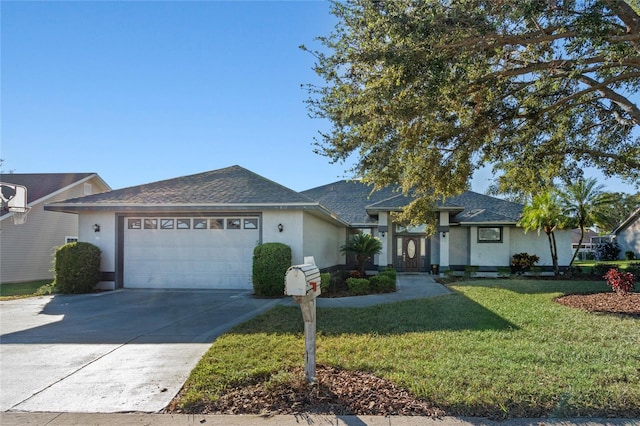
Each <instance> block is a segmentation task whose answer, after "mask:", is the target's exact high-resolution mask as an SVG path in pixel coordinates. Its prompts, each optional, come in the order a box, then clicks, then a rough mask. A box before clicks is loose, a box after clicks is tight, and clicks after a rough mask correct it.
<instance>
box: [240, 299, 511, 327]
mask: <svg viewBox="0 0 640 426" xmlns="http://www.w3.org/2000/svg"><path fill="white" fill-rule="evenodd" d="M303 326H304V323H303V321H302V315H301V312H300V309H299V308H298V307H285V306H278V307H276V308H274V309H271V310H270V311H268V312H266V313H264V314H262V315H260V316H259V317H257V318H255V319H253V320H251V321H249V322H247V323H244V324H242V325H240V326H238V327H236V328H235V329H234V330H233V332H234V333H240V334H253V333H274V332H275V333H302V332H304V327H303ZM517 329H518V327H517V326H516V325H514V324H513V323H511V322H509V321H507V320H505V319H504V318H502V317H501V316H499V315H497V314H496V313H494V312H492V311H490V310H489V309H487V308H485V307H484V306H482V305H480V304H479V303H476V302H474V301H473V300H471V299H469V298H468V297H466V296H464V295H463V294H461V293H459V292H454V293H451V294H448V295H443V296H437V297H432V298H427V299H418V300H412V301H406V302H397V303H392V304H387V305H376V306H372V307H368V308H319V309H318V310H317V331H318V332H319V333H322V334H324V335H340V334H379V335H384V334H386V335H392V334H405V333H413V332H424V331H462V330H472V331H478V330H517Z"/></svg>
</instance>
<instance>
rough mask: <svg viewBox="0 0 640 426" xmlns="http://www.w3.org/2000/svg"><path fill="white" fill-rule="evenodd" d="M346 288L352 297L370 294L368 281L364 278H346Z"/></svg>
mask: <svg viewBox="0 0 640 426" xmlns="http://www.w3.org/2000/svg"><path fill="white" fill-rule="evenodd" d="M347 287H348V288H349V293H351V294H353V295H354V296H359V295H362V294H368V293H370V287H369V280H368V279H366V278H353V277H351V278H347Z"/></svg>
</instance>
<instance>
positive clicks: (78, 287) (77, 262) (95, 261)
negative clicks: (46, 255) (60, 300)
mask: <svg viewBox="0 0 640 426" xmlns="http://www.w3.org/2000/svg"><path fill="white" fill-rule="evenodd" d="M100 255H101V252H100V249H99V248H98V247H96V246H94V245H93V244H90V243H83V242H75V243H68V244H65V245H63V246H60V247H58V248H57V249H56V252H55V260H54V262H55V264H54V273H55V278H54V280H53V286H54V288H55V291H56V292H58V293H64V294H81V293H90V292H92V291H93V289H94V288H95V286H96V284H98V282H100Z"/></svg>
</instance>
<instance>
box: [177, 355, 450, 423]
mask: <svg viewBox="0 0 640 426" xmlns="http://www.w3.org/2000/svg"><path fill="white" fill-rule="evenodd" d="M291 373H292V376H293V377H295V378H296V379H295V380H291V381H288V382H286V383H280V384H278V385H273V384H271V385H269V384H267V383H265V381H264V380H263V381H260V382H257V383H253V384H250V385H245V386H239V387H236V388H233V389H230V390H229V391H228V392H226V393H225V394H224V395H221V396H220V398H219V399H218V400H217V401H214V402H209V403H206V404H203V405H202V406H199V407H192V409H191V410H189V411H181V410H179V409H176V408H175V407H172V405H169V407H168V409H167V411H168V412H173V413H180V412H188V413H194V414H195V413H197V414H256V415H278V414H304V413H312V414H333V415H373V416H384V415H398V416H432V417H438V416H443V415H444V414H445V413H444V411H443V410H441V409H439V408H437V407H433V406H432V405H431V404H429V403H427V402H425V401H421V400H419V399H416V398H415V397H413V396H412V395H411V394H410V393H409V392H407V391H406V390H404V389H402V388H401V387H399V386H397V385H395V384H394V383H391V382H389V381H387V380H384V379H381V378H379V377H376V376H374V375H373V374H370V373H366V372H362V371H349V370H342V369H338V368H333V367H327V366H322V365H319V366H317V368H316V382H315V383H314V384H309V383H307V381H306V380H305V378H304V371H303V369H302V368H300V369H295V370H293V371H292V372H291Z"/></svg>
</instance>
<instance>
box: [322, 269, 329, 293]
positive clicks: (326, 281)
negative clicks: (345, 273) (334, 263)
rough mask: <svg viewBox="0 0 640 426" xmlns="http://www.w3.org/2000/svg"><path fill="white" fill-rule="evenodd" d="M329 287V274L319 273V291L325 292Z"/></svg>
mask: <svg viewBox="0 0 640 426" xmlns="http://www.w3.org/2000/svg"><path fill="white" fill-rule="evenodd" d="M329 287H331V274H330V273H329V272H325V273H322V274H320V291H321V292H322V293H326V292H327V291H328V290H329Z"/></svg>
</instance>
